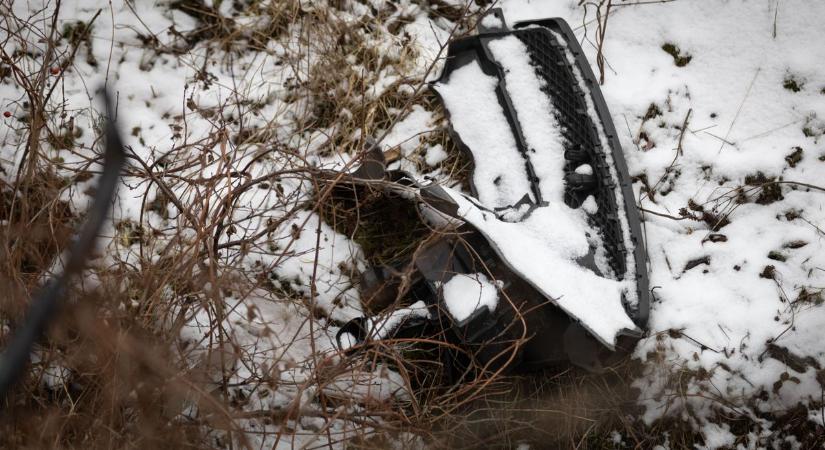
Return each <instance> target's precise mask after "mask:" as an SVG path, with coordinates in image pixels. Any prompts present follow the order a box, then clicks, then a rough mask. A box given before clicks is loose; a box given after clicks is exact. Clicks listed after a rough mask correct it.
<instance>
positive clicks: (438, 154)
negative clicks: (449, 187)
mask: <svg viewBox="0 0 825 450" xmlns="http://www.w3.org/2000/svg"><path fill="white" fill-rule="evenodd" d="M447 156H449V155H447V152H445V151H444V147H443V146H442V145H441V144H436V145H433V146H432V147H430V148H429V149H427V155H426V156H425V157H424V162H426V163H427V165H428V166H435V165H436V164H438V163H440V162H441V161H444V160H445V159H447Z"/></svg>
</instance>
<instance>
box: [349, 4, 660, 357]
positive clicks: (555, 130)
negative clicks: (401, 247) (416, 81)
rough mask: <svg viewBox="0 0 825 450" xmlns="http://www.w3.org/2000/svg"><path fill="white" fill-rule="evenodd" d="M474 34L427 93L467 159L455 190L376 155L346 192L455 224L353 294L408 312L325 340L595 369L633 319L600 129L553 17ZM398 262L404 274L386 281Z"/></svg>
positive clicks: (370, 273)
mask: <svg viewBox="0 0 825 450" xmlns="http://www.w3.org/2000/svg"><path fill="white" fill-rule="evenodd" d="M483 25H485V26H482V27H481V32H480V34H478V35H476V36H472V37H468V38H464V39H460V40H457V41H455V42H453V43H451V44H450V47H449V52H448V56H447V60H446V63H445V67H444V70H443V72H442V75H441V77H440V78H439V79H438V80H437V81H435V82H434V83H433V84H432V88H433V89H434V91H435V92H436V93H437V94H438V96H439V98H440V99H441V100H442V102H443V103H444V106H445V109H446V110H447V112H448V113H449V117H450V122H451V131H452V134H453V139H454V141H455V142H457V143H458V147H459V148H460V149H461V151H463V152H466V153H467V155H468V156H470V157H471V158H472V160H473V163H474V164H473V166H474V167H473V174H472V176H471V183H470V185H471V191H472V192H471V195H467V194H464V193H461V192H458V191H455V190H453V189H450V188H447V187H442V186H438V185H435V184H422V183H419V182H417V181H415V180H413V179H412V178H411V177H410V176H408V175H406V174H404V173H401V172H394V171H384V170H383V167H384V165H383V155H382V154H381V152H380V150H378V149H374V150H373V151H372V152H370V155H369V156H368V158H367V160H366V161H365V162H364V163H363V164H362V166H361V168H360V169H359V170H358V171H356V172H354V173H352V174H351V180H350V182H351V183H352V184H353V185H355V184H359V183H360V184H364V185H371V184H372V185H374V186H380V188H379V189H382V190H384V191H393V190H399V191H403V192H404V195H401V196H399V199H398V201H411V202H414V203H415V204H416V205H417V207H418V208H420V209H421V210H422V214H423V215H424V216H429V217H440V218H441V219H442V220H446V221H452V223H453V224H454V227H455V229H454V230H453V231H454V232H453V233H445V234H443V235H442V236H441V237H439V238H438V239H435V240H431V241H429V242H427V243H425V244H424V245H422V246H421V247H420V248H419V249H418V250H417V251H416V252H415V254H414V256H413V258H412V259H411V261H406V262H400V263H399V264H398V266H397V267H387V266H375V267H371V268H369V269H368V270H367V271H366V272H365V273H364V274H363V275H362V280H361V291H362V294H363V295H367V296H373V297H375V296H384V297H386V298H400V297H405V298H406V302H407V304H410V305H412V306H411V307H408V308H402V309H399V310H396V311H394V312H392V313H390V314H384V315H383V316H376V317H365V318H359V319H356V320H354V321H352V322H350V323H348V324H347V325H346V326H344V327H343V328H342V329H341V331H340V332H339V342H340V344H341V345H342V347H347V348H357V346H356V347H352V346H353V345H354V344H358V343H364V342H369V341H370V340H374V339H387V338H402V337H415V336H423V335H426V334H427V333H433V332H438V333H442V334H443V335H444V336H446V337H447V338H448V339H449V340H450V341H452V342H454V343H455V344H456V345H460V346H463V347H464V348H468V349H470V350H469V351H470V352H472V354H473V355H474V356H473V358H475V359H476V360H477V361H481V362H482V363H484V364H486V365H487V366H488V367H496V366H499V365H504V364H510V365H511V367H512V366H518V367H543V366H548V365H558V364H564V363H573V364H575V365H577V366H580V367H583V368H586V369H588V370H593V371H597V370H600V369H601V368H602V367H604V366H605V365H606V364H610V363H611V362H612V361H614V360H616V359H618V358H621V357H623V356H624V355H626V354H627V353H629V352H630V351H632V349H633V347H634V346H635V343H636V342H637V341H638V339H639V338H641V336H642V333H643V330H644V328H645V326H646V324H647V317H648V311H649V292H648V279H647V269H646V263H645V251H644V242H643V240H642V237H641V231H640V223H639V217H638V212H637V211H636V209H635V203H634V200H633V199H634V197H633V193H632V189H631V185H630V177H629V175H628V173H627V167H626V164H625V162H624V158H623V154H622V149H621V146H620V144H619V141H618V138H617V135H616V131H615V128H614V126H613V123H612V121H611V119H610V114H609V112H608V110H607V106H606V104H605V102H604V99H603V98H602V95H601V92H600V91H599V88H598V85H597V83H596V81H595V77H594V76H593V73H592V71H591V70H590V67H589V65H588V63H587V61H586V59H585V57H584V55H583V52H582V50H581V48H580V47H579V45H578V43H577V41H576V39H575V38H574V36H573V33H572V30H571V29H570V28H569V27H568V26H567V24H566V23H565V22H564V21H563V20H561V19H546V20H540V21H534V22H527V23H517V24H516V25H515V28H514V29H513V30H510V29H507V28H506V26H505V25H504V22H503V20H502V19H501V13H500V11H498V10H493V12H492V13H491V15H490V16H488V17H487V18H485V19H484V20H483ZM491 25H492V26H491ZM376 181H380V183H375V182H376ZM388 181H389V183H388ZM345 184H346V183H345ZM402 266H403V267H406V268H410V267H411V268H412V271H411V273H407V274H406V275H405V278H404V280H403V282H402V281H399V280H398V279H395V280H394V279H393V278H394V277H395V276H396V275H397V274H398V271H399V270H401V267H402ZM408 272H409V270H408ZM462 299H464V301H465V303H466V302H470V303H471V304H470V305H469V306H468V305H466V304H462ZM422 306H425V307H426V312H425V311H424V310H423V309H422ZM382 317H383V319H382ZM514 343H518V344H517V345H514ZM510 349H516V350H514V351H509V350H510ZM513 362H515V364H513ZM459 369H460V368H459Z"/></svg>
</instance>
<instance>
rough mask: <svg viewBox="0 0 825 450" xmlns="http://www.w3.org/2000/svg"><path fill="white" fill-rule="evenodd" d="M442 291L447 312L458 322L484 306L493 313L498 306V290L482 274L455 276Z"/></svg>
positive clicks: (460, 274) (445, 284)
mask: <svg viewBox="0 0 825 450" xmlns="http://www.w3.org/2000/svg"><path fill="white" fill-rule="evenodd" d="M442 289H443V292H444V304H445V305H446V306H447V311H449V313H450V315H451V316H453V318H454V319H455V320H456V321H458V322H461V321H463V320H465V319H467V318H468V317H470V316H471V315H472V314H473V313H474V312H475V311H476V310H478V309H480V308H483V307H485V306H486V307H487V309H488V310H490V312H493V311H495V310H496V305H497V304H498V288H497V287H496V285H495V284H494V283H493V282H491V281H490V279H489V278H487V276H485V275H484V274H483V273H474V274H469V275H467V274H463V273H459V274H455V275H453V277H452V278H450V279H449V281H447V282H446V283H444V286H443V287H442Z"/></svg>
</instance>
